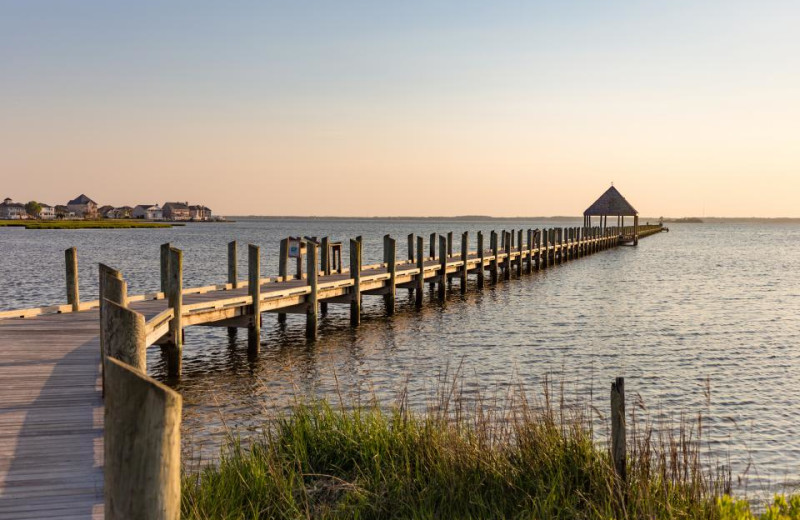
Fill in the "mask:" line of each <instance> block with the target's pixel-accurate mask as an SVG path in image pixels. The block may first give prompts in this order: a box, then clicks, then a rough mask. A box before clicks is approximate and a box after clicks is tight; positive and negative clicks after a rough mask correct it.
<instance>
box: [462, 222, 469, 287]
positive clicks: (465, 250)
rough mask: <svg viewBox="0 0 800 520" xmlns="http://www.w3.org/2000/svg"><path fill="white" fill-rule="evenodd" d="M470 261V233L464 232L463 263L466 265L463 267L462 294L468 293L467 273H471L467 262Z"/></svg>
mask: <svg viewBox="0 0 800 520" xmlns="http://www.w3.org/2000/svg"><path fill="white" fill-rule="evenodd" d="M468 259H469V232H468V231H464V233H462V234H461V261H462V262H463V263H464V264H463V265H462V266H461V294H464V293H466V292H467V273H468V272H469V266H468V265H467V260H468Z"/></svg>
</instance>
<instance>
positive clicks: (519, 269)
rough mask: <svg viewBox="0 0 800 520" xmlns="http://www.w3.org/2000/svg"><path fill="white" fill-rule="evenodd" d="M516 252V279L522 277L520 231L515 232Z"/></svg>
mask: <svg viewBox="0 0 800 520" xmlns="http://www.w3.org/2000/svg"><path fill="white" fill-rule="evenodd" d="M517 250H518V251H519V256H518V257H517V277H520V276H522V253H523V251H522V230H521V229H520V230H518V231H517Z"/></svg>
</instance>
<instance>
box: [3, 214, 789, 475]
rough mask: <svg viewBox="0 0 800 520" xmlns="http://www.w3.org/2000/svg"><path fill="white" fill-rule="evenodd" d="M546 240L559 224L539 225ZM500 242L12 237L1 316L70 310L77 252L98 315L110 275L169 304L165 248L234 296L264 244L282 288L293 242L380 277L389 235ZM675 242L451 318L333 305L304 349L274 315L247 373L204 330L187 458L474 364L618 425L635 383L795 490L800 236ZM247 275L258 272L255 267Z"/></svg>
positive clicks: (592, 264)
mask: <svg viewBox="0 0 800 520" xmlns="http://www.w3.org/2000/svg"><path fill="white" fill-rule="evenodd" d="M559 224H560V225H576V223H575V222H563V223H559ZM543 225H548V226H550V225H553V224H552V223H546V224H545V223H536V222H531V223H526V227H528V226H530V227H536V226H543ZM492 227H494V228H495V229H501V228H505V229H511V228H519V227H520V223H518V222H491V223H489V222H410V221H364V220H362V221H325V220H309V221H299V220H298V221H281V222H276V221H260V222H259V221H248V222H239V223H236V224H212V225H195V226H191V225H190V226H187V227H186V228H176V229H171V230H118V231H107V230H103V231H98V230H94V231H79V232H53V231H25V230H4V229H0V245H2V246H3V247H2V248H3V250H4V251H13V252H14V253H13V255H12V256H11V257H7V258H9V260H8V261H4V262H3V264H2V265H0V280H2V284H0V302H2V304H5V303H6V302H10V301H13V300H17V301H20V300H22V301H23V302H24V304H25V305H31V306H32V305H40V304H49V303H53V302H55V301H58V300H60V299H63V296H62V292H63V283H62V280H63V274H62V269H63V249H65V248H66V247H69V246H71V245H77V246H78V248H79V255H80V259H81V260H80V262H81V276H82V282H81V290H82V294H83V295H84V296H85V298H87V299H88V298H92V297H93V294H94V292H95V283H94V280H95V279H96V268H95V267H94V265H95V263H96V262H97V261H100V260H102V261H104V262H107V263H109V264H111V265H113V266H115V267H119V268H120V269H122V271H123V273H124V274H125V277H126V279H128V280H129V282H130V286H131V288H130V293H131V294H136V293H140V292H144V291H147V290H155V289H156V288H157V287H158V270H157V265H158V244H160V243H161V242H165V241H171V242H173V244H175V245H176V246H177V247H181V248H183V249H184V250H185V259H186V260H185V263H186V274H185V278H186V283H185V285H186V286H187V287H188V286H192V285H204V284H208V283H212V282H218V281H221V280H224V278H225V273H226V266H225V255H226V249H225V243H226V242H227V241H228V240H231V239H237V240H240V242H242V243H245V242H253V243H258V244H260V245H262V251H265V255H266V256H265V259H264V262H263V264H264V265H265V267H264V274H265V275H267V274H270V273H275V272H277V245H278V240H279V239H280V237H282V236H286V235H289V234H295V235H297V234H305V235H317V236H324V235H330V236H331V237H332V238H334V239H347V238H349V237H352V236H355V235H358V234H361V235H363V236H364V238H365V241H366V243H365V259H364V261H365V263H369V262H375V261H379V259H380V257H381V250H380V247H381V240H380V237H381V236H382V235H383V234H384V233H391V234H392V235H393V236H396V237H398V239H399V240H398V244H405V240H404V237H405V236H406V234H407V233H409V232H424V233H426V235H425V236H426V243H427V233H429V232H433V231H450V230H452V231H456V232H460V231H462V230H466V229H468V230H470V231H473V232H474V231H476V230H477V229H482V230H483V231H484V232H488V231H489V230H490V229H491V228H492ZM671 229H672V231H671V232H670V233H663V234H660V235H656V236H654V237H651V238H647V239H645V240H643V241H642V242H641V244H640V246H639V247H638V248H632V247H625V248H619V249H615V250H611V251H606V252H603V253H599V254H597V255H595V256H592V257H589V258H584V259H581V260H578V261H575V262H573V263H569V264H565V265H562V266H558V267H556V268H554V269H552V270H548V271H544V272H539V273H533V274H532V275H524V276H523V277H522V278H521V279H520V280H512V281H511V282H508V283H502V282H501V283H500V284H499V285H498V286H496V287H487V288H486V289H485V290H483V291H480V292H479V291H477V290H475V289H474V288H472V289H471V290H470V291H469V292H468V293H467V294H466V295H464V296H462V295H460V294H458V292H457V291H456V292H454V293H452V294H450V295H449V296H448V298H447V300H446V301H445V302H444V303H440V302H437V301H436V300H435V298H430V295H428V297H427V298H428V299H430V300H431V301H430V302H426V305H425V307H424V308H422V309H420V310H417V309H415V308H414V306H413V302H412V301H411V300H410V299H409V297H408V293H407V291H405V290H400V291H399V292H398V306H397V314H396V316H395V317H393V318H392V319H389V318H386V317H385V313H384V309H383V301H382V299H381V298H379V297H369V296H367V297H365V298H364V319H363V322H362V325H361V326H360V327H358V328H357V329H351V328H350V327H349V321H348V312H349V310H348V307H347V306H339V305H331V306H330V312H329V313H328V315H327V316H325V317H323V318H322V319H321V320H320V334H319V338H318V339H317V340H316V341H314V342H309V341H307V340H306V338H305V335H304V333H305V330H304V317H303V316H299V315H289V316H288V319H287V322H286V323H285V324H279V323H278V321H277V320H276V319H275V316H274V315H265V319H264V326H263V329H262V341H263V346H262V347H261V352H260V354H259V355H258V356H257V357H255V358H253V357H248V354H247V334H246V332H245V331H244V330H242V331H239V333H238V334H237V335H234V336H230V335H229V333H228V331H227V329H224V328H204V327H195V328H190V329H188V330H187V331H186V347H185V351H184V375H183V378H182V380H181V381H180V382H179V383H176V384H175V386H176V388H177V389H178V390H179V391H180V392H181V393H182V394H183V396H184V407H185V412H184V434H185V435H184V444H185V450H186V451H187V452H191V453H193V454H194V455H196V456H201V457H202V458H203V459H204V460H208V459H209V458H213V457H214V456H215V455H216V453H217V446H218V444H219V442H220V441H221V440H222V439H223V437H224V434H225V431H226V425H227V427H228V428H231V429H243V430H245V431H246V430H257V429H258V428H259V427H260V425H261V423H262V422H263V420H264V418H265V417H269V416H272V415H274V414H275V413H276V411H279V410H284V409H285V408H286V406H287V405H288V404H290V403H291V401H292V399H293V398H294V397H295V396H298V395H311V394H315V395H323V396H329V397H334V398H335V397H336V395H337V393H338V392H343V393H348V394H351V393H358V392H361V393H363V394H370V395H373V394H374V395H375V396H377V397H378V398H379V399H380V400H381V401H382V402H385V403H391V402H392V401H393V400H394V399H395V397H396V396H397V392H398V390H399V389H400V388H402V387H403V386H404V385H406V384H407V385H408V389H409V400H410V401H411V403H412V404H415V405H417V406H421V405H422V404H424V402H425V399H426V397H427V395H428V394H429V392H430V390H431V389H432V387H434V386H435V384H436V381H437V378H438V377H439V376H440V374H441V372H442V371H443V370H445V369H446V367H447V366H448V365H449V366H451V367H452V366H455V365H460V366H461V367H462V371H463V373H464V377H465V378H466V380H467V381H468V382H469V383H470V386H467V387H466V391H467V392H470V391H477V390H479V389H483V390H488V391H490V392H495V391H497V389H502V388H504V387H506V386H507V385H510V384H514V383H517V382H522V383H524V384H526V385H529V386H530V387H536V386H538V385H539V384H540V383H541V382H542V380H543V378H544V377H545V376H546V375H548V374H549V375H550V377H551V378H553V379H555V380H557V381H560V380H563V381H565V382H566V383H567V390H568V392H569V393H570V394H571V395H572V396H579V397H580V398H583V399H592V400H593V402H594V404H595V405H596V406H597V407H598V409H599V410H601V411H602V412H603V413H607V409H608V391H609V386H610V383H611V381H612V379H613V378H614V377H615V376H619V375H624V376H625V377H626V388H627V390H628V392H629V393H630V394H633V393H638V394H640V395H641V397H642V399H643V400H644V402H645V403H646V405H647V407H648V411H649V412H650V413H651V414H652V415H653V416H659V417H666V416H672V417H673V418H674V419H675V420H676V421H677V419H678V417H679V414H680V413H681V412H687V413H690V414H694V413H697V412H701V411H702V412H703V413H704V415H705V416H706V417H705V421H707V425H708V426H709V428H710V429H709V433H710V437H707V438H706V439H705V440H704V442H708V447H709V449H710V450H712V451H713V452H715V453H719V454H725V453H729V454H730V457H731V465H732V470H733V474H734V476H736V475H737V474H740V473H742V472H744V470H745V468H746V467H747V465H748V463H749V462H751V461H752V466H751V467H750V470H749V481H748V482H749V485H750V486H751V488H750V490H751V491H752V490H753V486H755V488H756V489H760V488H762V487H763V486H765V485H766V484H767V483H769V484H771V485H773V486H777V485H780V484H784V483H787V484H789V485H796V484H797V482H798V479H799V478H800V438H798V436H797V435H796V434H795V427H794V419H795V418H796V417H797V416H798V412H800V381H799V379H800V376H798V375H797V371H796V370H794V367H795V366H796V365H797V361H798V359H797V358H798V355H799V354H798V351H799V349H798V337H800V318H798V312H797V302H798V296H800V281H798V278H797V276H796V273H797V272H798V268H799V267H800V240H798V239H800V226H798V225H794V224H714V225H711V224H705V225H672V226H671ZM456 236H458V233H456ZM473 236H474V235H473ZM456 240H457V241H458V238H457V239H456ZM761 246H768V248H767V249H763V248H760V247H761ZM400 249H401V250H400V251H398V256H401V257H404V256H405V250H404V249H403V246H400ZM454 249H455V250H459V247H458V246H457V245H456V247H455V248H454ZM345 254H346V252H345ZM346 262H347V259H346V258H345V263H346ZM240 263H241V265H240V272H242V273H244V272H246V258H245V256H244V255H242V257H241V258H240ZM53 280H55V283H53ZM472 283H474V282H472ZM455 285H456V287H457V282H456V284H455ZM149 370H150V373H151V374H152V375H154V376H155V377H157V378H159V379H162V380H163V379H165V365H164V361H163V360H162V358H161V355H160V353H159V351H158V350H157V349H153V350H150V351H149ZM706 381H708V382H709V383H710V396H709V395H707V392H706V390H705V388H706Z"/></svg>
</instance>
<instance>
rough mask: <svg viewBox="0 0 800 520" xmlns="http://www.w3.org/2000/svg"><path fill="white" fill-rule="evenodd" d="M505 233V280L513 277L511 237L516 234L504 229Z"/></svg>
mask: <svg viewBox="0 0 800 520" xmlns="http://www.w3.org/2000/svg"><path fill="white" fill-rule="evenodd" d="M503 234H504V235H505V237H506V239H505V240H506V259H505V262H503V280H510V279H511V237H513V236H514V234H513V233H512V232H510V231H503Z"/></svg>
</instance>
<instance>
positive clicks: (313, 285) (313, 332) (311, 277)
mask: <svg viewBox="0 0 800 520" xmlns="http://www.w3.org/2000/svg"><path fill="white" fill-rule="evenodd" d="M306 255H307V259H308V264H307V265H306V271H308V286H309V288H310V289H311V292H309V293H308V296H307V297H306V337H307V338H309V339H316V338H317V307H318V306H317V304H318V303H319V296H318V291H319V289H318V282H317V279H318V275H319V271H318V267H317V262H318V261H319V260H318V255H317V243H316V242H313V241H311V240H307V241H306Z"/></svg>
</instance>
